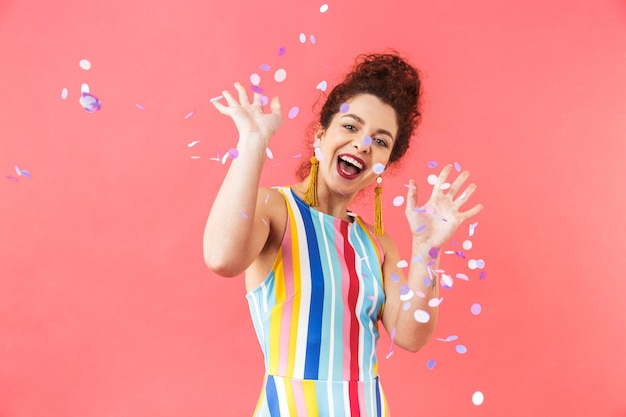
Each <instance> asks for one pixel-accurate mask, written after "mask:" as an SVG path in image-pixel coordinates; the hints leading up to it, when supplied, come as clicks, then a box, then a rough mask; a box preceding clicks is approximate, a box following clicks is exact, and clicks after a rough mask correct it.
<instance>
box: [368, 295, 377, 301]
mask: <svg viewBox="0 0 626 417" xmlns="http://www.w3.org/2000/svg"><path fill="white" fill-rule="evenodd" d="M367 298H369V299H370V300H372V301H374V300H375V298H374V296H373V295H368V296H367Z"/></svg>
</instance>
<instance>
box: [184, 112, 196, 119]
mask: <svg viewBox="0 0 626 417" xmlns="http://www.w3.org/2000/svg"><path fill="white" fill-rule="evenodd" d="M195 112H196V111H195V110H192V111H190V112H189V113H187V114H186V115H185V120H187V119H189V118H190V117H191V116H193V114H194V113H195Z"/></svg>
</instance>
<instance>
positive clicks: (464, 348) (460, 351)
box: [454, 345, 467, 355]
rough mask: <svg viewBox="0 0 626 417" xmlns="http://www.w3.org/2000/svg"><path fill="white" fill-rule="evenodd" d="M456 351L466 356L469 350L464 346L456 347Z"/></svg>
mask: <svg viewBox="0 0 626 417" xmlns="http://www.w3.org/2000/svg"><path fill="white" fill-rule="evenodd" d="M454 350H456V351H457V353H460V354H461V355H464V354H466V353H467V348H466V347H465V346H464V345H456V346H455V347H454Z"/></svg>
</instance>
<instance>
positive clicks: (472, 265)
mask: <svg viewBox="0 0 626 417" xmlns="http://www.w3.org/2000/svg"><path fill="white" fill-rule="evenodd" d="M467 267H468V268H469V269H471V270H474V269H476V268H478V266H477V264H476V259H470V260H469V261H467Z"/></svg>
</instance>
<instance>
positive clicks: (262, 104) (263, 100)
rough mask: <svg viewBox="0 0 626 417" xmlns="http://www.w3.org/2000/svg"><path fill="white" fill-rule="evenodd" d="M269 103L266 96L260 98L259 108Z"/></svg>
mask: <svg viewBox="0 0 626 417" xmlns="http://www.w3.org/2000/svg"><path fill="white" fill-rule="evenodd" d="M269 102H270V99H269V98H267V96H261V106H265V105H267V103H269Z"/></svg>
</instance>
